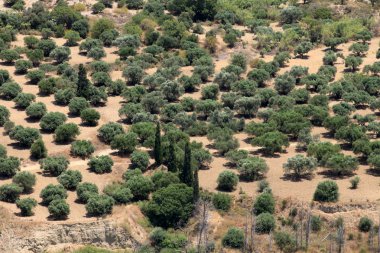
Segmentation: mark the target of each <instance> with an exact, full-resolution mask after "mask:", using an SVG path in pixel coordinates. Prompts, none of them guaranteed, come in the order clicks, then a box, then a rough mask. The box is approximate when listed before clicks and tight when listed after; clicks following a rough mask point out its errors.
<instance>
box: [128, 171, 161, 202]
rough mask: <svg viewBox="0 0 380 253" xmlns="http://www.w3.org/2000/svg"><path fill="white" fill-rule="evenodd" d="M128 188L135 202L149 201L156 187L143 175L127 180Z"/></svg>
mask: <svg viewBox="0 0 380 253" xmlns="http://www.w3.org/2000/svg"><path fill="white" fill-rule="evenodd" d="M140 172H141V171H140ZM124 178H125V177H124ZM126 186H127V187H128V188H129V189H130V190H131V192H132V195H133V199H134V200H146V199H148V197H149V193H151V192H152V190H153V187H154V186H153V182H152V180H151V179H150V178H148V177H144V176H142V175H135V176H131V178H129V179H127V180H126Z"/></svg>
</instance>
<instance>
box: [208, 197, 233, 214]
mask: <svg viewBox="0 0 380 253" xmlns="http://www.w3.org/2000/svg"><path fill="white" fill-rule="evenodd" d="M212 204H213V206H214V207H215V208H216V209H218V210H221V211H225V212H228V211H229V210H230V209H231V205H232V198H231V196H230V195H228V194H226V193H215V194H214V195H212Z"/></svg>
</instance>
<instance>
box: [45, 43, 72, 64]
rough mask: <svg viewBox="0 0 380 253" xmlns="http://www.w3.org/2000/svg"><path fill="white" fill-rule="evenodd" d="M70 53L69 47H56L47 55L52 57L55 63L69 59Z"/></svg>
mask: <svg viewBox="0 0 380 253" xmlns="http://www.w3.org/2000/svg"><path fill="white" fill-rule="evenodd" d="M70 54H71V50H70V48H68V47H56V48H54V49H53V50H52V51H51V52H50V54H49V57H50V58H53V59H54V60H55V61H56V62H57V63H62V62H65V61H68V60H69V58H70Z"/></svg>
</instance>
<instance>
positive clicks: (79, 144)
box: [70, 140, 95, 158]
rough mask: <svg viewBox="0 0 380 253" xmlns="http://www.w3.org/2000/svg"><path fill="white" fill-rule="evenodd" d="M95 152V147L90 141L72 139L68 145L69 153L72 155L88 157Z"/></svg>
mask: <svg viewBox="0 0 380 253" xmlns="http://www.w3.org/2000/svg"><path fill="white" fill-rule="evenodd" d="M94 152H95V147H94V145H93V144H92V143H91V141H87V140H78V141H74V142H73V143H72V144H71V147H70V153H71V155H73V156H79V157H81V158H86V157H89V156H90V155H91V154H92V153H94Z"/></svg>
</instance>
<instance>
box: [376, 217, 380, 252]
mask: <svg viewBox="0 0 380 253" xmlns="http://www.w3.org/2000/svg"><path fill="white" fill-rule="evenodd" d="M377 253H380V215H379V230H378V231H377Z"/></svg>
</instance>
